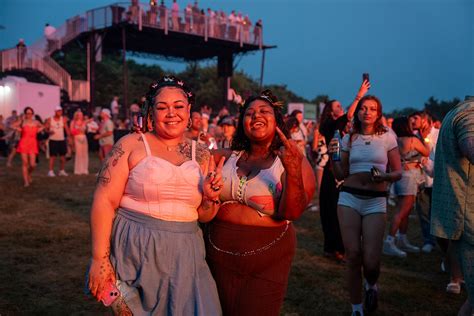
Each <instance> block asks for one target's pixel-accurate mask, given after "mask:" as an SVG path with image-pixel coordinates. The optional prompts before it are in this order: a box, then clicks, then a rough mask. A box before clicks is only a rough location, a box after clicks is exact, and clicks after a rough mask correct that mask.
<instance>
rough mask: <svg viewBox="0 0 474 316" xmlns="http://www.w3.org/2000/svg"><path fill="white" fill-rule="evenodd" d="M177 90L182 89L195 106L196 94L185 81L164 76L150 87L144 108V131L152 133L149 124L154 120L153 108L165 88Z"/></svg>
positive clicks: (189, 101)
mask: <svg viewBox="0 0 474 316" xmlns="http://www.w3.org/2000/svg"><path fill="white" fill-rule="evenodd" d="M167 87H171V88H177V89H181V90H182V91H183V93H184V95H185V96H186V98H187V99H188V103H189V105H191V106H192V105H193V104H194V98H195V97H194V93H192V91H191V89H189V88H188V86H186V84H185V83H184V81H183V80H180V79H179V78H176V77H175V76H163V77H162V78H161V79H160V80H158V81H156V82H153V83H152V84H151V85H150V87H149V88H148V92H147V93H146V95H145V102H144V103H143V106H142V115H143V117H144V119H145V122H144V123H143V130H144V131H145V132H149V131H151V130H150V128H149V125H150V124H149V122H151V119H152V113H153V107H154V105H155V102H156V97H157V96H158V95H159V94H160V92H161V90H162V89H163V88H167Z"/></svg>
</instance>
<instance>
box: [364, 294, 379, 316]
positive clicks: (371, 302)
mask: <svg viewBox="0 0 474 316" xmlns="http://www.w3.org/2000/svg"><path fill="white" fill-rule="evenodd" d="M378 296H379V295H378V291H377V290H376V289H368V290H366V291H365V301H364V307H365V309H366V310H367V311H368V312H369V313H372V312H373V311H375V310H376V309H377V306H378V300H379V298H378Z"/></svg>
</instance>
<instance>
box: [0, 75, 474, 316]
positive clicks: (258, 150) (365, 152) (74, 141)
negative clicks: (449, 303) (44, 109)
mask: <svg viewBox="0 0 474 316" xmlns="http://www.w3.org/2000/svg"><path fill="white" fill-rule="evenodd" d="M369 89H370V82H369V81H367V80H364V81H363V82H362V84H361V86H360V88H359V90H358V91H357V93H356V97H355V99H354V101H353V102H352V103H351V104H350V105H349V107H348V109H347V112H346V113H345V111H344V108H343V107H342V105H341V103H340V102H339V101H337V100H330V101H328V102H326V105H325V107H324V110H323V111H322V113H321V115H320V119H319V122H318V123H317V124H315V123H313V122H312V121H311V120H307V121H305V120H304V119H303V113H302V112H301V111H299V110H295V111H293V112H292V113H290V114H289V115H285V114H284V113H283V104H282V102H280V101H279V100H278V99H277V98H276V97H275V96H274V95H273V94H272V92H271V91H269V90H266V91H263V92H262V93H261V94H259V95H255V96H252V97H249V98H248V99H247V100H246V101H245V102H244V103H243V104H242V105H241V106H240V109H239V112H238V113H237V115H232V114H231V113H229V111H228V110H227V109H226V108H222V109H221V110H220V111H219V112H218V113H216V114H215V115H214V114H213V113H212V110H211V109H210V108H209V107H207V106H202V107H201V108H199V109H198V108H197V107H196V105H195V103H194V100H195V96H194V94H193V92H192V91H191V90H190V89H189V88H188V87H187V86H186V85H185V83H184V82H183V81H181V80H179V79H177V78H175V77H172V76H166V77H163V78H162V79H161V80H159V81H157V82H155V83H153V84H152V85H151V86H150V88H149V91H148V93H147V95H146V97H144V98H143V100H142V104H141V106H138V104H133V105H132V106H131V107H130V111H129V112H130V113H131V115H130V118H129V119H127V120H124V119H122V118H121V117H120V115H119V114H120V111H119V109H120V107H121V106H120V104H119V103H118V102H119V99H118V98H117V97H115V98H114V99H113V101H112V102H111V104H110V107H107V108H102V109H97V111H96V113H95V114H93V115H91V117H89V116H87V115H86V114H85V113H83V112H81V111H80V110H78V111H76V112H74V113H73V115H72V119H71V120H69V119H68V118H67V117H66V116H64V115H63V109H62V108H61V107H57V108H56V109H55V111H54V114H53V115H52V116H51V117H50V118H48V119H46V120H45V121H44V122H43V121H42V120H41V118H39V117H37V116H36V118H35V115H34V109H33V108H31V107H26V108H25V109H24V111H23V114H21V115H18V113H16V112H13V113H12V116H11V117H9V118H7V119H6V120H5V122H3V120H2V122H1V123H0V126H1V133H2V134H1V135H2V142H3V143H2V146H3V149H2V152H3V153H4V154H5V155H6V156H8V159H7V165H8V166H10V167H11V164H12V159H13V157H14V155H15V153H19V154H21V160H22V175H23V181H24V185H25V187H27V186H30V185H31V183H32V181H33V179H32V175H33V171H34V169H35V166H36V164H37V159H38V153H39V152H40V151H42V150H43V151H45V152H46V153H47V158H48V159H49V171H48V174H47V175H48V176H49V177H54V176H56V173H55V171H54V167H55V160H56V158H58V159H59V161H60V167H59V172H58V173H57V175H59V176H67V175H68V174H67V173H66V171H65V164H66V163H67V157H68V156H69V157H72V156H74V174H77V175H81V174H88V173H89V167H88V161H89V154H90V152H91V151H92V152H93V151H97V153H98V155H99V158H100V159H101V161H102V167H101V169H100V170H99V171H98V174H97V178H98V181H97V188H96V192H95V194H94V202H93V206H92V211H91V231H92V259H91V265H90V268H89V272H88V280H89V281H88V287H89V289H90V291H91V293H92V294H93V295H94V296H95V297H96V298H98V299H102V300H103V301H104V303H105V302H109V301H108V300H110V301H111V300H112V299H111V298H110V297H109V298H107V295H108V293H111V290H110V289H111V288H113V289H114V291H115V290H116V291H117V293H121V294H120V295H119V296H118V297H119V299H117V300H115V301H114V303H113V304H112V307H113V309H114V311H115V312H116V313H122V314H123V313H125V314H127V313H129V314H195V315H220V314H224V315H253V314H263V315H278V314H279V311H280V308H281V305H282V303H283V299H284V297H285V292H286V287H287V283H288V276H289V271H290V267H291V262H292V259H293V256H294V253H295V247H296V237H295V230H294V228H293V225H292V222H293V221H294V220H297V219H298V218H299V217H300V216H301V215H302V213H303V212H304V211H305V210H311V211H317V210H319V214H320V217H321V226H322V231H323V236H324V253H323V254H324V256H326V257H328V258H332V259H334V260H336V261H338V262H341V263H344V264H345V266H346V282H347V289H348V292H349V299H350V303H351V305H352V314H353V315H355V316H358V315H364V311H365V312H369V313H370V312H373V311H374V310H376V309H377V305H378V284H377V281H378V278H379V275H380V266H381V261H382V260H381V259H382V254H385V255H387V256H392V257H398V258H401V260H403V258H406V257H407V256H408V253H420V252H421V253H430V252H431V251H432V250H433V249H434V248H435V247H437V246H439V248H440V249H441V251H442V253H443V257H442V267H443V269H444V270H445V271H446V272H448V273H449V276H450V277H449V281H448V284H447V286H446V291H447V292H448V293H454V294H459V293H460V292H461V289H462V285H463V284H464V283H465V284H466V288H467V290H468V294H469V300H468V301H466V304H465V305H464V306H463V311H464V312H465V313H466V314H465V315H468V314H467V311H469V310H470V308H471V306H472V297H471V295H472V294H473V290H472V286H473V282H474V281H473V280H472V260H471V259H470V258H472V253H471V252H469V251H470V248H469V247H472V246H470V245H472V240H471V239H470V238H471V236H472V234H471V232H472V226H468V228H465V229H464V231H465V232H466V233H465V234H464V233H463V229H462V228H459V227H461V226H462V223H464V222H467V223H472V222H470V221H472V219H471V216H470V214H469V212H470V213H472V203H473V202H472V198H471V197H470V196H469V194H468V191H467V190H468V188H469V187H472V185H473V184H472V175H470V173H469V166H470V168H472V160H473V159H472V154H473V153H472V148H473V146H472V141H473V139H474V131H473V130H472V126H474V124H473V123H472V122H473V120H474V118H473V117H472V115H473V113H474V109H473V107H472V104H473V103H472V101H471V102H469V101H467V103H463V104H461V105H460V106H464V108H466V109H467V110H466V109H465V111H464V112H457V115H458V116H461V117H458V116H455V117H454V118H452V120H453V121H454V123H453V122H451V123H449V125H447V126H446V128H449V129H450V131H451V133H452V134H449V132H444V134H445V135H444V136H443V131H442V132H440V130H439V128H440V126H439V125H438V126H435V124H434V122H435V119H433V117H432V116H431V115H430V114H429V113H428V112H426V111H417V112H414V113H412V114H411V115H410V116H408V117H398V118H395V119H387V118H385V117H384V116H383V114H382V103H381V101H380V100H379V99H378V98H377V97H376V96H373V95H367V93H368V91H369ZM465 104H467V105H470V106H471V107H470V108H469V107H468V106H466V105H465ZM458 107H459V106H458ZM454 110H457V107H456V108H455V109H454ZM453 115H454V114H453ZM445 124H446V123H443V126H441V128H445ZM130 130H132V132H130ZM117 131H121V132H119V133H117ZM438 135H439V137H438ZM453 135H454V136H453ZM442 137H444V138H442ZM438 138H440V141H441V142H443V146H444V147H442V148H443V152H442V153H436V148H437V147H436V144H437V142H438ZM456 142H460V144H461V145H459V146H460V148H461V149H460V153H458V156H456V153H455V152H454V153H453V149H452V148H449V149H448V147H449V146H455V145H453V144H454V143H456ZM447 143H449V145H448V144H447ZM463 146H464V147H463ZM438 147H441V146H438ZM453 148H454V147H453ZM435 153H436V155H435ZM440 157H441V158H440ZM460 157H461V158H460ZM441 159H443V160H442V162H439V161H440V160H441ZM456 159H457V160H456ZM460 159H464V160H461V163H460V165H456V163H458V164H459V161H460ZM444 163H449V164H452V166H451V169H449V170H445V168H444V167H443V165H442V164H444ZM94 172H96V171H94ZM437 181H438V186H437V187H436V183H437ZM469 181H470V182H469ZM446 182H449V183H450V184H449V185H447V184H446ZM447 187H449V188H451V189H449V190H452V191H453V192H451V191H449V190H448V188H447ZM447 190H448V191H449V192H448V191H447ZM437 191H438V192H441V193H440V194H441V195H443V196H447V197H449V199H448V198H446V199H443V198H442V197H441V196H436V193H435V192H437ZM315 192H316V195H317V197H318V200H319V205H314V204H312V200H313V195H314V193H315ZM390 199H392V200H394V199H395V200H396V203H395V204H394V205H392V206H393V207H394V209H395V214H394V216H393V217H392V218H390V219H388V220H390V223H391V224H390V227H389V230H388V231H387V233H385V232H386V229H385V228H386V222H387V208H388V205H389V204H390V203H389V201H390ZM469 199H470V200H469ZM440 200H442V201H440ZM466 201H467V202H466ZM448 202H449V203H451V204H450V205H451V206H450V211H451V212H452V213H453V214H452V216H453V217H452V218H448V217H446V216H447V215H446V214H445V213H443V212H444V211H443V210H441V209H440V207H439V205H444V204H446V203H448ZM463 203H465V204H463ZM453 205H454V207H453ZM413 209H415V210H416V211H417V213H418V216H419V222H420V228H419V230H420V236H421V239H422V240H423V244H421V245H419V246H418V245H413V244H412V243H411V242H410V241H409V240H408V238H407V231H408V227H409V226H408V222H409V219H410V216H409V215H410V213H411V212H412V211H413ZM431 210H433V212H434V214H431ZM459 210H461V211H459ZM456 211H459V212H460V213H455V212H456ZM460 214H461V215H462V216H461V215H460ZM453 218H454V219H453ZM198 223H200V224H198ZM447 223H448V224H449V223H451V226H449V227H448V228H446V227H447V225H448V224H447ZM469 227H470V228H469ZM411 229H412V230H414V229H415V228H414V227H411ZM469 234H471V235H469ZM384 236H386V237H385V238H384ZM460 252H461V253H462V254H463V256H462V257H459V256H458V255H457V254H459V253H460ZM469 256H471V257H469ZM163 258H166V260H164V259H163ZM361 289H363V291H361ZM112 292H113V291H112ZM469 302H471V303H469ZM109 303H111V302H109Z"/></svg>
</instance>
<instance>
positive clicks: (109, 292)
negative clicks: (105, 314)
mask: <svg viewBox="0 0 474 316" xmlns="http://www.w3.org/2000/svg"><path fill="white" fill-rule="evenodd" d="M119 296H120V291H119V290H118V288H117V287H116V286H115V284H114V283H112V282H109V283H107V285H106V286H105V288H104V289H103V290H102V292H101V293H100V300H101V301H102V303H103V304H104V305H105V306H110V305H111V304H112V303H113V302H114V301H115V300H116V299H117V298H118V297H119Z"/></svg>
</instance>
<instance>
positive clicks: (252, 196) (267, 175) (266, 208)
mask: <svg viewBox="0 0 474 316" xmlns="http://www.w3.org/2000/svg"><path fill="white" fill-rule="evenodd" d="M242 153H243V151H241V152H235V151H234V152H233V153H232V155H231V156H230V157H229V158H228V159H227V161H226V162H225V164H224V167H223V168H222V177H223V180H224V186H223V187H222V192H221V195H220V198H221V201H222V202H223V204H227V203H232V202H234V203H241V204H245V205H247V206H249V207H251V208H253V209H255V210H256V211H257V212H258V213H259V214H260V215H261V216H270V215H273V214H274V213H275V208H276V207H278V203H279V201H280V197H281V192H282V184H281V175H282V174H283V172H284V171H285V169H284V168H283V164H282V163H281V161H280V158H279V157H276V158H275V160H274V161H273V164H272V165H271V167H270V168H268V169H261V170H260V172H259V173H258V174H257V175H256V176H255V177H253V178H251V179H247V177H245V176H242V177H240V178H239V176H238V175H237V169H238V166H237V161H238V160H239V158H240V156H241V155H242Z"/></svg>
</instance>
